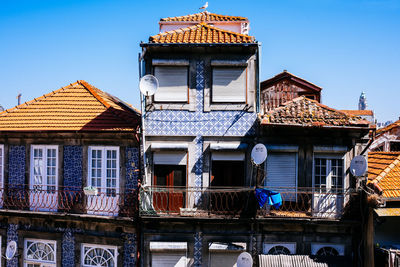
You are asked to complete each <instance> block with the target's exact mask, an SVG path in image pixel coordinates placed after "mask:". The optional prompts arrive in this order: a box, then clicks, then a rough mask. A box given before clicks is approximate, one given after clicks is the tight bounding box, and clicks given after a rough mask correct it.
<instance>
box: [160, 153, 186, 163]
mask: <svg viewBox="0 0 400 267" xmlns="http://www.w3.org/2000/svg"><path fill="white" fill-rule="evenodd" d="M153 163H154V164H160V165H186V163H187V153H186V152H180V151H179V152H177V151H171V152H154V154H153Z"/></svg>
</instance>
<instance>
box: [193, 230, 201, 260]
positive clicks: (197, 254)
mask: <svg viewBox="0 0 400 267" xmlns="http://www.w3.org/2000/svg"><path fill="white" fill-rule="evenodd" d="M202 250H203V234H202V233H201V232H197V233H196V234H195V235H194V253H193V256H194V264H193V265H194V266H195V267H201V266H202V263H203V258H202Z"/></svg>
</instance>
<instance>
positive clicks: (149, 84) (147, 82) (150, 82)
mask: <svg viewBox="0 0 400 267" xmlns="http://www.w3.org/2000/svg"><path fill="white" fill-rule="evenodd" d="M139 89H140V92H142V94H144V95H145V96H151V95H154V94H155V93H156V91H157V89H158V79H157V78H156V77H155V76H153V75H150V74H147V75H145V76H143V77H142V78H141V79H140V83H139Z"/></svg>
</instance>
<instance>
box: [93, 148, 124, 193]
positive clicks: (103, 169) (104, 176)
mask: <svg viewBox="0 0 400 267" xmlns="http://www.w3.org/2000/svg"><path fill="white" fill-rule="evenodd" d="M93 150H101V177H100V179H101V180H100V183H101V187H97V186H94V187H96V188H98V190H99V192H106V191H107V190H106V189H108V188H111V189H115V192H116V193H117V194H118V193H119V180H120V170H119V169H120V157H119V147H118V146H89V148H88V176H87V177H88V179H87V185H88V186H93V184H92V178H93V177H92V151H93ZM110 150H111V151H116V154H117V157H116V161H117V162H116V183H115V188H114V187H107V163H106V162H107V158H106V154H107V151H110ZM95 178H98V177H95Z"/></svg>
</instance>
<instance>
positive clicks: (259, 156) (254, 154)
mask: <svg viewBox="0 0 400 267" xmlns="http://www.w3.org/2000/svg"><path fill="white" fill-rule="evenodd" d="M266 158H267V148H266V147H265V145H264V144H261V143H260V144H257V145H255V146H254V147H253V149H252V150H251V159H252V160H253V162H254V163H255V164H257V165H260V164H261V163H263V162H264V161H265V159H266Z"/></svg>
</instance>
